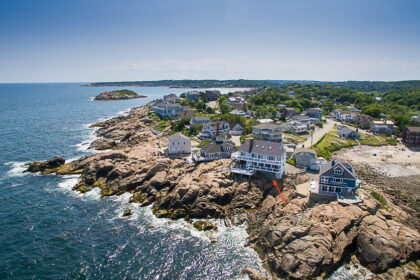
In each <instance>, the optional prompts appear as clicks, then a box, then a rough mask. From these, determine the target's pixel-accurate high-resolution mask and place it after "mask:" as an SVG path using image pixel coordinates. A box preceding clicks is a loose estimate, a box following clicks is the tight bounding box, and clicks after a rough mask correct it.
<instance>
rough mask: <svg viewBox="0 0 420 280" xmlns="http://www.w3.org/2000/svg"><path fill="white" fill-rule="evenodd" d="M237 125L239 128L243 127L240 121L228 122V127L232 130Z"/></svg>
mask: <svg viewBox="0 0 420 280" xmlns="http://www.w3.org/2000/svg"><path fill="white" fill-rule="evenodd" d="M238 125H239V127H240V128H241V129H244V128H243V126H242V125H241V124H240V123H229V129H230V130H232V129H233V128H234V127H235V126H238Z"/></svg>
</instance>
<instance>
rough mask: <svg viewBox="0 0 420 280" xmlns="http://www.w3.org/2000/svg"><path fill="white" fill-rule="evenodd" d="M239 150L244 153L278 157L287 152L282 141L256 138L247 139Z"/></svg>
mask: <svg viewBox="0 0 420 280" xmlns="http://www.w3.org/2000/svg"><path fill="white" fill-rule="evenodd" d="M238 151H239V152H243V153H251V154H256V155H264V156H276V157H281V156H283V154H284V153H285V150H284V149H283V144H281V143H277V142H269V141H262V140H254V139H248V140H246V142H245V143H244V144H242V145H241V146H240V147H239V149H238Z"/></svg>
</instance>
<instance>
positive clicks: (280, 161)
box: [232, 152, 283, 165]
mask: <svg viewBox="0 0 420 280" xmlns="http://www.w3.org/2000/svg"><path fill="white" fill-rule="evenodd" d="M232 159H236V160H244V161H252V162H260V163H267V164H275V165H281V164H282V163H283V159H281V160H269V159H264V158H253V157H249V156H241V154H240V153H239V152H235V153H232Z"/></svg>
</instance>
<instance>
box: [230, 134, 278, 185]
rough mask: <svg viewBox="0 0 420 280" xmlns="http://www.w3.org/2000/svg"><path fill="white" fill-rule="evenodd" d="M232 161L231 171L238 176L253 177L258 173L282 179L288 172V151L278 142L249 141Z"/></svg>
mask: <svg viewBox="0 0 420 280" xmlns="http://www.w3.org/2000/svg"><path fill="white" fill-rule="evenodd" d="M232 159H233V161H234V162H233V164H234V165H232V167H231V170H230V171H231V172H232V173H236V174H241V175H249V176H251V175H254V174H255V172H257V171H258V172H263V173H266V174H269V175H270V174H271V175H272V176H273V177H274V178H277V179H280V178H282V177H283V174H284V172H285V170H286V150H285V149H284V146H283V145H282V144H281V143H277V142H269V141H262V140H254V139H248V140H246V142H245V143H244V144H242V145H241V146H240V147H239V149H238V151H237V152H234V153H232Z"/></svg>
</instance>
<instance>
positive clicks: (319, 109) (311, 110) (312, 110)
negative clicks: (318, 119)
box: [308, 108, 322, 113]
mask: <svg viewBox="0 0 420 280" xmlns="http://www.w3.org/2000/svg"><path fill="white" fill-rule="evenodd" d="M308 112H321V113H322V109H321V108H310V109H308Z"/></svg>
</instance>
